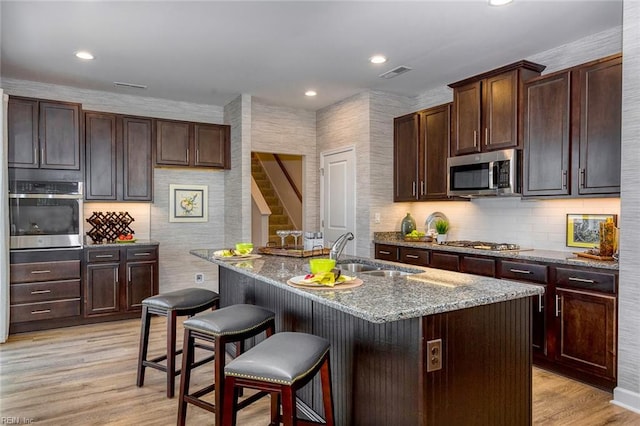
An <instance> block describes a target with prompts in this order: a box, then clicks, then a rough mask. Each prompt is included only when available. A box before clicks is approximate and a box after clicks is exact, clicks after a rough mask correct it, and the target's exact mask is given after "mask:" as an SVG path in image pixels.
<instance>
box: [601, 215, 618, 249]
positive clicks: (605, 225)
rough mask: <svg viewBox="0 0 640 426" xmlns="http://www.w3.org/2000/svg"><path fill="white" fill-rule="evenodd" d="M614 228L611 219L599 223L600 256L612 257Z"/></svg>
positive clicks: (614, 237) (614, 239)
mask: <svg viewBox="0 0 640 426" xmlns="http://www.w3.org/2000/svg"><path fill="white" fill-rule="evenodd" d="M615 243H616V226H615V225H614V223H613V220H612V219H607V220H606V221H605V222H600V256H602V257H612V256H613V253H614V252H615V245H616V244H615Z"/></svg>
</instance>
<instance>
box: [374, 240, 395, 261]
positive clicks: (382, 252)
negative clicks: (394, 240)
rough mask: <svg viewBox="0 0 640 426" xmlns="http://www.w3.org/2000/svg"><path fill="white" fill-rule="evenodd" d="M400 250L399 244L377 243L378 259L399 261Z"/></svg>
mask: <svg viewBox="0 0 640 426" xmlns="http://www.w3.org/2000/svg"><path fill="white" fill-rule="evenodd" d="M398 252H399V249H398V247H397V246H392V245H389V244H376V255H375V256H376V259H382V260H390V261H392V262H397V261H398V260H399V257H398Z"/></svg>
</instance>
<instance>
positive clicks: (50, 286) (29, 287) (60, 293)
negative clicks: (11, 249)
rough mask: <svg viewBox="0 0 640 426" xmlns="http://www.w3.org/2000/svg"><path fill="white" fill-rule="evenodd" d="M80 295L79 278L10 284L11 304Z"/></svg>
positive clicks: (70, 297) (71, 297) (77, 296)
mask: <svg viewBox="0 0 640 426" xmlns="http://www.w3.org/2000/svg"><path fill="white" fill-rule="evenodd" d="M79 297H80V280H69V281H48V282H42V283H25V284H11V297H10V299H11V304H12V305H17V304H19V303H36V302H43V301H51V300H56V299H74V298H79Z"/></svg>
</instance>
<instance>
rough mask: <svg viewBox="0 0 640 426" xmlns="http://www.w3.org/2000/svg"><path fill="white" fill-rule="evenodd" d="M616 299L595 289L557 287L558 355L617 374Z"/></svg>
mask: <svg viewBox="0 0 640 426" xmlns="http://www.w3.org/2000/svg"><path fill="white" fill-rule="evenodd" d="M615 333H616V299H615V296H609V295H601V294H597V293H593V292H587V291H581V290H572V289H568V288H560V287H558V288H557V289H556V338H557V340H558V342H560V346H559V348H558V350H557V353H556V359H557V360H558V361H559V362H561V363H563V364H567V365H570V366H572V367H576V368H579V369H582V370H586V371H589V372H592V373H595V374H597V375H599V376H602V377H607V378H614V377H615V374H616V371H615V366H616V339H615Z"/></svg>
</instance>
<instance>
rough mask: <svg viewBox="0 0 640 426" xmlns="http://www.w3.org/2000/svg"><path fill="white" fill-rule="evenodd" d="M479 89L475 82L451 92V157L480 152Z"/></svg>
mask: <svg viewBox="0 0 640 426" xmlns="http://www.w3.org/2000/svg"><path fill="white" fill-rule="evenodd" d="M481 89H482V84H481V83H480V82H479V81H477V82H475V83H471V84H467V85H465V86H460V87H456V88H455V89H454V90H453V99H454V100H453V108H454V111H453V121H454V143H453V146H452V149H451V155H452V156H455V155H462V154H472V153H474V152H480V125H481V123H480V122H481V118H482V117H481V111H482V110H481V107H480V105H481V102H482V99H481V95H482V90H481Z"/></svg>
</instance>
